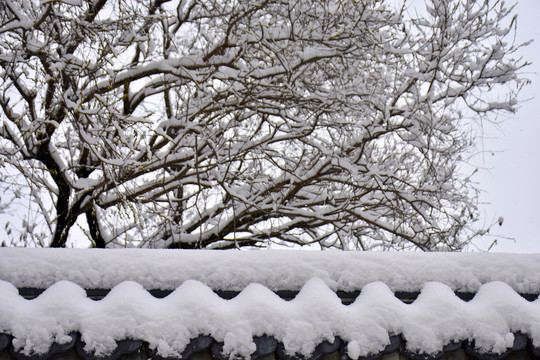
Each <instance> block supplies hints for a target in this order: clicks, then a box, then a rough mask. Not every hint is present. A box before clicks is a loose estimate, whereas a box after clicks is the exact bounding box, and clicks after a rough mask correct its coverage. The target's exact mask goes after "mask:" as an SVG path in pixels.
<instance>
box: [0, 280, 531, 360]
mask: <svg viewBox="0 0 540 360" xmlns="http://www.w3.org/2000/svg"><path fill="white" fill-rule="evenodd" d="M0 303H1V304H2V306H0V333H2V332H3V333H6V334H10V335H12V336H13V347H14V349H15V350H16V351H19V352H22V353H24V354H26V355H30V354H42V353H46V352H47V351H48V349H49V348H50V346H51V345H52V344H53V343H59V344H62V343H67V342H70V341H72V337H71V336H70V334H72V333H74V332H78V333H80V334H81V339H82V341H83V342H84V343H85V344H86V347H85V351H88V352H91V353H94V354H95V355H97V356H104V355H107V354H110V353H111V352H112V351H114V350H115V348H116V346H117V341H121V340H125V339H132V340H141V341H146V342H148V344H149V347H150V349H152V350H154V351H156V352H157V353H158V354H159V355H161V356H162V357H178V356H180V354H181V353H182V351H184V350H185V348H186V346H187V345H188V344H189V343H190V341H191V340H192V339H195V338H197V337H199V336H201V335H206V336H210V337H211V338H213V339H214V340H215V341H218V342H223V351H224V352H225V353H226V354H233V355H237V356H241V357H249V355H250V354H252V353H253V352H254V351H255V350H256V345H255V343H254V337H260V336H270V337H273V338H275V339H276V340H277V341H279V342H280V343H281V344H282V345H283V347H284V351H285V352H286V353H287V354H303V355H305V356H309V355H310V354H311V353H313V351H314V349H315V347H316V346H317V345H319V344H321V343H322V342H324V341H327V342H333V341H334V339H335V338H336V337H339V338H341V339H343V341H345V343H347V346H348V348H347V352H348V355H349V356H350V357H351V358H353V359H356V358H358V357H360V356H366V355H369V354H376V353H379V352H380V351H381V350H382V349H384V348H385V347H386V346H387V345H389V344H390V337H391V335H394V334H401V336H402V337H403V338H404V339H405V340H406V344H407V350H410V351H413V352H417V353H426V354H436V353H440V352H441V351H442V350H443V348H444V347H445V345H448V344H449V343H451V342H456V341H465V340H469V341H473V340H474V342H475V347H476V348H477V349H480V350H482V351H485V352H489V353H496V354H500V353H503V352H505V351H506V350H507V349H508V348H511V347H512V346H513V343H514V333H522V334H524V335H526V336H528V337H529V339H531V341H532V343H533V345H535V346H537V347H538V346H539V345H540V300H536V301H533V302H529V301H527V300H525V299H524V298H522V297H521V296H519V294H517V293H516V291H515V290H514V289H512V288H511V287H510V286H508V285H507V284H505V283H503V282H500V281H494V282H490V283H487V284H484V285H481V286H480V288H479V290H478V293H477V294H476V295H475V297H474V298H473V299H472V300H471V301H469V302H464V301H462V300H460V299H459V298H458V297H457V296H456V295H455V294H454V293H453V291H452V289H451V288H450V287H449V286H447V285H445V284H443V283H440V282H428V283H426V284H425V285H424V286H423V288H422V290H421V293H420V295H419V297H418V298H417V300H416V301H414V302H413V303H412V304H405V303H403V302H401V301H400V300H398V299H397V298H396V297H395V296H394V294H393V292H392V290H391V289H390V288H389V287H388V286H387V285H386V284H384V283H382V282H372V283H369V284H366V285H365V286H364V287H363V289H362V292H361V294H360V296H359V297H358V298H357V299H356V301H355V302H354V303H352V304H351V305H343V304H342V303H341V301H340V299H339V298H338V297H337V295H336V294H335V292H334V291H332V289H330V287H328V285H327V284H326V283H325V281H323V280H322V279H318V278H312V279H310V280H309V281H307V282H306V284H305V285H304V286H303V287H302V288H301V290H300V292H299V293H298V295H297V296H296V297H295V298H294V299H293V300H291V301H285V300H282V299H281V298H279V297H278V296H277V295H276V294H275V293H273V292H272V291H271V290H270V289H268V288H267V287H265V286H263V285H261V284H255V283H253V284H250V285H248V286H247V287H246V288H245V289H243V290H242V292H241V293H240V294H239V295H238V296H236V297H235V298H233V299H231V300H225V299H222V298H220V297H219V296H217V295H216V294H215V293H214V292H213V291H212V289H211V288H210V287H208V286H207V285H205V284H203V283H201V282H199V281H196V280H187V281H185V282H183V283H182V284H181V285H180V286H179V287H178V288H177V289H176V290H175V291H173V292H172V293H171V294H170V295H169V296H167V297H165V298H162V299H158V298H154V297H153V296H152V295H150V294H149V293H148V292H147V291H146V290H145V289H144V288H143V286H142V285H140V284H138V283H136V282H134V281H124V282H121V283H120V284H118V285H117V286H115V287H114V288H113V289H112V290H111V292H110V293H109V294H108V295H107V296H106V297H105V298H103V299H102V300H100V301H94V300H91V299H89V298H88V297H87V296H86V293H85V291H84V289H83V288H81V287H80V286H79V285H77V284H75V283H73V282H70V281H65V280H64V281H59V282H57V283H55V284H54V285H51V286H50V287H49V288H48V289H47V290H46V291H45V292H44V293H43V294H41V295H40V296H38V297H37V298H36V299H34V300H26V299H24V298H22V297H21V296H20V295H19V294H18V291H17V289H16V287H15V286H14V285H13V284H10V283H8V282H6V281H0Z"/></svg>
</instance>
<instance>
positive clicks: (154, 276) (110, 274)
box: [0, 248, 540, 294]
mask: <svg viewBox="0 0 540 360" xmlns="http://www.w3.org/2000/svg"><path fill="white" fill-rule="evenodd" d="M539 273H540V254H532V255H529V254H490V253H364V252H338V251H323V252H315V251H200V250H195V251H186V250H143V249H117V250H113V249H107V250H98V249H17V248H0V279H1V280H5V281H8V282H10V283H12V284H13V285H15V286H16V287H18V288H21V287H33V288H40V289H46V288H48V287H50V286H51V285H53V284H55V283H56V282H59V281H61V280H69V281H71V282H73V283H75V284H78V285H79V286H82V287H84V288H86V289H100V288H101V289H110V288H112V287H114V286H116V285H118V284H120V283H121V282H123V281H127V280H132V281H135V282H137V283H139V284H140V285H141V286H142V287H143V288H145V289H147V290H150V289H162V290H173V289H176V288H177V287H179V286H180V285H181V284H182V283H184V282H185V281H187V280H197V281H199V282H202V283H204V284H206V285H207V286H209V287H210V288H212V289H214V290H236V291H240V290H242V289H244V288H245V287H247V286H248V285H249V284H251V283H259V284H261V285H263V286H265V287H267V288H268V289H271V290H299V289H300V288H301V287H302V286H303V285H304V284H305V283H306V282H307V281H308V280H309V279H311V278H313V277H317V278H320V279H321V280H322V281H324V283H325V284H326V285H327V286H328V287H329V288H330V289H332V290H345V291H353V290H360V289H362V288H363V287H364V286H365V285H366V284H368V283H372V282H375V281H381V282H383V283H385V284H386V285H387V286H388V287H389V288H390V289H391V290H393V291H419V290H420V289H422V288H423V287H424V285H425V284H426V283H427V282H430V281H437V282H440V283H443V284H445V285H447V286H448V287H450V289H452V290H454V291H464V292H476V291H478V290H479V289H480V287H481V286H482V285H483V284H486V283H489V282H492V281H501V282H504V283H506V284H507V285H508V286H510V287H511V288H512V289H514V290H515V291H517V292H519V293H532V294H534V293H539V292H540V277H539V276H538V274H539Z"/></svg>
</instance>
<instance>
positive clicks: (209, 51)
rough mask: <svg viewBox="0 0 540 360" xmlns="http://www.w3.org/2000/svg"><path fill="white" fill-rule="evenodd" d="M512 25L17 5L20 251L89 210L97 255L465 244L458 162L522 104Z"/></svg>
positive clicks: (435, 8) (373, 4) (494, 12)
mask: <svg viewBox="0 0 540 360" xmlns="http://www.w3.org/2000/svg"><path fill="white" fill-rule="evenodd" d="M514 27H515V19H514V18H511V9H509V8H506V7H505V5H504V3H503V2H502V1H498V0H447V1H440V0H432V1H431V3H430V4H429V5H427V12H426V16H417V18H414V17H411V16H409V15H407V12H406V11H404V7H403V8H401V9H394V8H393V7H392V6H389V5H387V4H386V3H385V2H384V1H378V0H256V1H251V0H250V1H248V0H154V1H146V0H115V1H108V0H93V1H90V0H50V1H41V0H39V1H38V0H26V1H22V0H20V1H17V0H4V1H3V2H1V3H0V71H1V72H0V79H1V80H0V105H1V108H2V115H1V121H2V124H1V134H0V135H1V141H0V153H1V158H2V163H3V166H4V170H3V172H2V176H3V178H2V180H3V181H2V184H3V188H4V194H6V195H4V200H5V196H7V195H8V194H12V195H11V196H12V197H20V198H21V199H24V201H28V203H26V204H27V205H26V206H27V207H28V210H29V212H28V214H31V216H29V217H28V218H25V220H24V225H25V231H23V232H22V233H23V234H24V241H23V240H21V239H18V238H17V237H15V236H13V238H12V240H11V241H12V244H16V243H17V242H18V241H19V242H20V241H23V242H25V244H29V243H32V245H37V246H54V247H61V246H66V242H67V241H68V234H69V231H70V229H71V228H72V227H73V225H74V224H75V223H76V222H77V221H78V219H80V218H81V217H85V218H86V221H87V223H88V228H87V235H88V237H89V239H90V240H91V241H92V243H93V245H94V246H97V247H105V246H149V247H177V248H178V247H179V248H219V249H224V248H234V247H242V246H266V245H268V244H269V243H280V244H299V245H306V244H312V243H318V244H320V246H321V247H338V248H358V249H374V248H381V249H390V248H394V249H404V248H417V249H421V250H459V249H462V248H463V247H464V246H466V245H467V243H468V242H469V241H470V240H471V238H472V237H474V235H475V234H476V232H475V231H474V229H473V227H472V226H471V224H472V223H473V222H474V221H475V220H477V218H478V211H477V207H476V192H475V189H474V186H472V184H471V181H470V179H469V178H468V177H467V176H466V175H465V174H464V172H463V171H462V170H461V169H460V166H461V165H462V164H463V161H464V159H465V158H466V156H467V154H469V151H470V149H471V146H472V144H473V140H474V135H473V133H472V132H471V129H473V128H472V127H471V124H474V121H481V119H483V118H486V116H489V115H490V114H491V113H493V112H496V111H513V110H514V106H515V104H516V97H515V96H516V91H515V90H517V89H518V87H519V86H521V84H522V81H521V80H520V79H519V77H518V71H519V69H520V68H522V67H523V66H525V65H526V63H525V62H524V61H522V60H521V59H519V58H516V56H515V55H514V54H515V51H516V49H517V48H518V47H519V45H517V44H514V43H513V42H512V38H511V35H512V31H513V29H514ZM508 37H509V38H510V39H507V38H508ZM501 85H504V88H505V89H506V91H505V93H504V94H505V97H504V98H502V99H496V98H495V97H494V96H491V95H490V93H491V90H492V89H494V88H495V87H498V86H501ZM512 89H513V90H512ZM479 119H480V120H479ZM28 204H30V205H28Z"/></svg>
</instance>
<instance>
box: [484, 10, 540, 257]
mask: <svg viewBox="0 0 540 360" xmlns="http://www.w3.org/2000/svg"><path fill="white" fill-rule="evenodd" d="M507 3H508V4H511V3H512V2H511V1H509V2H507ZM515 13H516V14H517V15H518V32H517V40H518V42H525V41H528V40H531V39H532V40H535V41H533V42H532V43H531V44H530V45H529V46H527V47H526V48H524V49H523V50H522V51H521V54H522V55H523V57H524V58H525V59H526V60H527V61H529V62H532V65H530V66H529V67H528V68H526V69H525V70H524V73H523V76H524V77H527V78H528V79H530V80H531V84H530V85H529V86H528V87H527V88H525V89H524V90H523V92H522V93H521V95H520V97H521V99H523V100H525V99H529V100H526V101H524V102H522V103H521V104H520V108H519V110H518V112H517V113H516V114H515V115H512V116H510V117H509V118H508V119H505V120H504V122H503V123H502V124H501V126H500V128H499V129H495V128H491V129H488V132H487V133H486V135H487V136H486V139H484V140H483V144H482V145H483V147H484V148H485V149H486V150H491V151H493V153H491V152H489V151H488V152H485V153H484V155H482V157H481V158H479V159H478V165H481V166H484V167H485V168H486V170H483V171H481V172H480V173H479V175H478V176H477V177H476V180H477V181H478V186H479V188H481V189H484V190H485V193H484V194H483V196H482V201H485V202H489V204H483V205H482V216H483V221H485V222H486V223H491V222H493V221H494V220H496V219H497V218H498V217H499V216H503V217H504V223H503V225H502V226H501V227H498V226H496V227H494V228H493V231H492V234H496V235H498V236H489V237H486V238H484V239H482V240H480V241H477V242H476V243H477V245H478V246H479V247H480V248H483V249H485V248H487V247H489V246H490V244H492V242H493V241H494V240H495V239H497V243H496V244H495V245H494V246H493V247H492V251H501V252H540V234H539V232H540V231H539V230H538V225H540V210H539V208H540V146H539V145H540V139H539V137H540V107H539V106H538V105H539V102H540V25H539V23H538V22H539V20H538V19H539V15H540V1H539V0H521V1H519V3H518V4H517V6H516V8H515ZM491 136H495V137H496V138H494V139H489V138H488V137H491ZM503 237H509V238H513V239H505V238H503Z"/></svg>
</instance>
